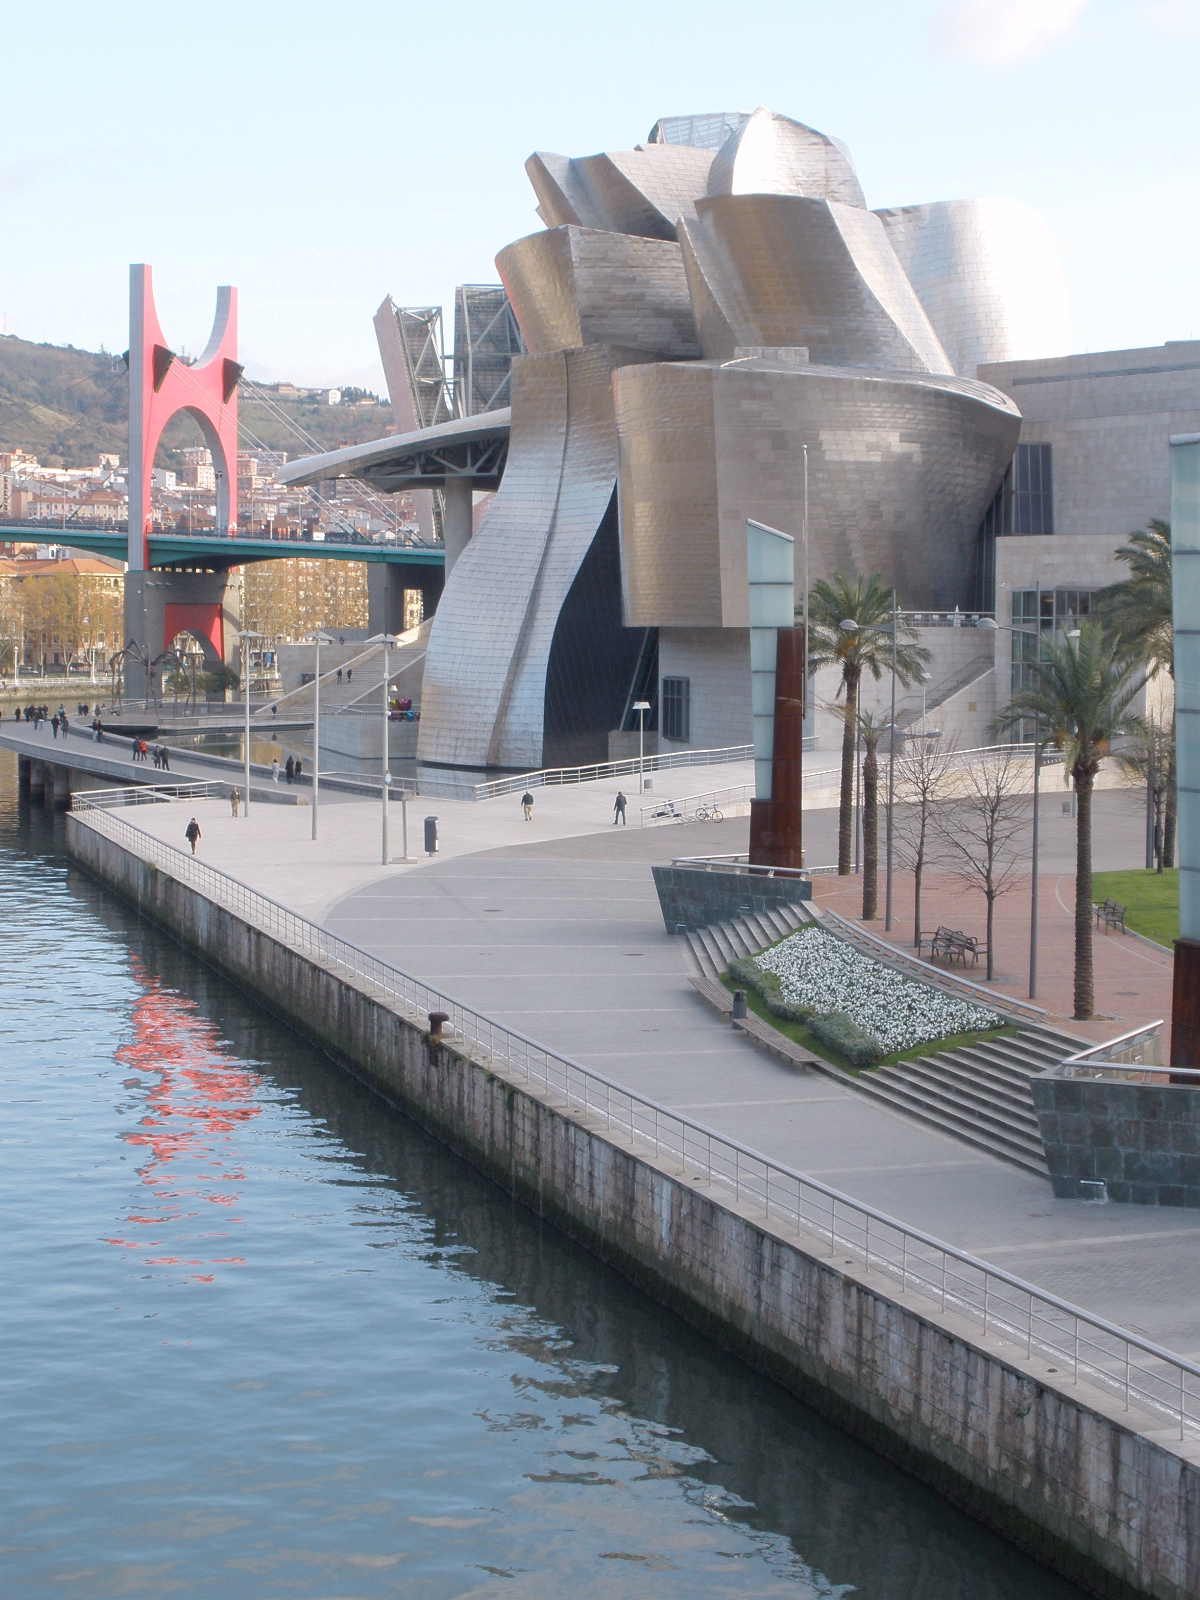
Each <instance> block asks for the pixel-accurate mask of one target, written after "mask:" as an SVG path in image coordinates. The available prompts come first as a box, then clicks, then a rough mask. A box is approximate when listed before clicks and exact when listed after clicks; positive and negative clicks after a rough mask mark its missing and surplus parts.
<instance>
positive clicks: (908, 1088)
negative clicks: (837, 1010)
mask: <svg viewBox="0 0 1200 1600" xmlns="http://www.w3.org/2000/svg"><path fill="white" fill-rule="evenodd" d="M874 1077H875V1080H876V1081H877V1082H880V1083H885V1084H887V1086H888V1087H889V1088H890V1089H892V1090H894V1091H896V1092H897V1093H900V1094H903V1095H907V1096H911V1097H912V1099H913V1100H915V1101H917V1102H918V1103H919V1104H921V1105H923V1106H925V1107H926V1108H927V1109H929V1110H933V1111H936V1112H938V1113H939V1114H940V1115H942V1116H944V1117H947V1118H949V1119H951V1120H954V1119H956V1118H958V1119H961V1120H962V1121H963V1122H965V1123H966V1125H967V1126H969V1127H971V1128H972V1129H974V1130H976V1131H977V1132H986V1133H988V1134H989V1135H991V1136H992V1137H995V1138H998V1139H1002V1140H1007V1141H1008V1142H1010V1143H1014V1144H1018V1145H1020V1146H1021V1147H1022V1148H1024V1149H1027V1150H1028V1151H1029V1152H1030V1153H1033V1152H1036V1153H1038V1154H1040V1153H1041V1148H1042V1146H1041V1139H1040V1137H1039V1136H1038V1133H1037V1123H1036V1120H1035V1119H1033V1118H1028V1119H1026V1118H1021V1117H1016V1116H1010V1115H1008V1114H1007V1113H1006V1112H1005V1111H1003V1110H1000V1109H997V1108H996V1107H994V1106H991V1105H989V1104H988V1103H987V1102H986V1101H983V1100H980V1099H978V1098H977V1097H975V1096H971V1095H965V1094H961V1093H959V1092H957V1091H956V1090H955V1089H953V1088H944V1087H939V1086H938V1085H937V1084H930V1083H928V1082H926V1081H924V1080H920V1079H913V1078H909V1077H906V1076H905V1075H904V1074H903V1073H901V1072H900V1071H899V1070H898V1069H897V1068H895V1067H891V1068H884V1069H883V1070H882V1071H879V1072H876V1073H875V1074H874Z"/></svg>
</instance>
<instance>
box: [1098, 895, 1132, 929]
mask: <svg viewBox="0 0 1200 1600" xmlns="http://www.w3.org/2000/svg"><path fill="white" fill-rule="evenodd" d="M1095 912H1096V926H1097V927H1099V926H1100V924H1101V923H1103V924H1104V931H1105V933H1107V932H1108V930H1109V929H1110V928H1120V930H1121V932H1122V933H1124V932H1125V907H1124V906H1123V905H1122V904H1121V903H1120V901H1119V900H1106V901H1105V902H1104V904H1103V905H1100V906H1096V907H1095Z"/></svg>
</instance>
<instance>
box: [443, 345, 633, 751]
mask: <svg viewBox="0 0 1200 1600" xmlns="http://www.w3.org/2000/svg"><path fill="white" fill-rule="evenodd" d="M615 482H616V430H615V428H614V426H613V416H612V379H611V367H610V364H609V360H608V357H607V355H606V353H605V351H604V350H603V349H602V348H600V347H599V346H596V347H593V348H590V349H587V350H573V351H560V352H554V353H551V354H545V355H533V356H521V357H518V358H517V360H515V361H514V362H513V429H512V436H511V443H510V447H509V457H508V467H507V470H506V471H505V475H504V479H503V482H502V483H501V485H500V488H499V489H498V490H497V493H496V498H495V500H494V501H493V502H492V506H491V509H490V511H489V513H488V515H487V518H486V519H485V521H484V523H483V525H482V527H481V528H480V530H479V532H478V533H477V534H476V535H475V537H474V538H473V539H472V540H471V542H470V543H469V544H468V545H467V547H466V549H465V550H464V551H463V553H462V555H461V556H460V557H459V559H458V561H457V563H456V564H455V567H454V571H453V573H452V574H451V576H450V578H449V579H448V580H447V583H446V588H445V590H444V592H443V594H442V598H441V601H440V602H439V605H438V609H437V612H436V614H435V616H434V619H433V626H432V628H431V630H430V635H429V649H428V654H427V656H426V659H425V679H424V684H423V687H422V707H421V712H422V715H421V728H420V734H419V737H418V743H417V757H418V760H420V761H423V762H434V763H439V764H443V765H449V766H466V767H490V766H505V767H515V768H518V769H520V768H526V769H528V768H532V767H536V766H538V765H539V764H540V762H541V759H542V747H543V734H544V718H545V695H546V671H547V663H548V660H549V653H550V647H551V643H552V641H553V637H554V628H555V624H556V623H557V620H558V616H559V612H560V610H561V608H562V605H563V603H564V601H565V600H566V597H567V595H568V593H569V592H570V588H571V584H572V582H573V581H574V579H575V576H576V574H577V572H578V570H579V567H580V565H581V563H582V562H583V559H584V557H585V556H586V554H587V552H588V549H589V548H590V546H591V542H592V540H593V538H594V537H595V535H596V532H597V530H598V528H599V527H600V525H601V523H602V521H603V519H604V514H605V511H606V510H607V508H608V505H609V502H610V500H611V498H612V493H613V488H614V485H615Z"/></svg>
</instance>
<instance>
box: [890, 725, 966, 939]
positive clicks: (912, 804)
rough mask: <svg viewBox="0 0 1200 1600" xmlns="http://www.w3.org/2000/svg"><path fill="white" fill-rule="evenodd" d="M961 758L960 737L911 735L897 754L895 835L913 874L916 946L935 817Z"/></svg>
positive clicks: (933, 843)
mask: <svg viewBox="0 0 1200 1600" xmlns="http://www.w3.org/2000/svg"><path fill="white" fill-rule="evenodd" d="M957 759H958V740H957V739H955V738H950V739H946V740H942V739H926V738H923V737H915V738H914V737H911V736H910V737H909V738H908V739H906V740H905V741H904V749H903V751H902V752H901V753H900V754H899V755H898V756H897V757H896V809H895V818H894V822H893V834H894V837H895V841H896V845H897V846H898V855H899V861H900V865H901V868H902V869H904V870H906V871H909V872H911V873H912V875H913V949H914V950H919V949H920V948H921V884H922V881H923V879H924V876H925V868H926V866H927V865H928V864H929V862H930V861H931V860H933V859H936V854H937V845H938V832H937V829H936V828H935V826H934V818H935V816H936V814H937V811H938V809H939V807H940V806H942V805H943V804H944V803H945V800H946V794H947V789H948V778H949V774H950V773H951V772H952V771H953V769H954V767H955V766H956V764H957Z"/></svg>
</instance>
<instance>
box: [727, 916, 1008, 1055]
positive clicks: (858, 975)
mask: <svg viewBox="0 0 1200 1600" xmlns="http://www.w3.org/2000/svg"><path fill="white" fill-rule="evenodd" d="M754 962H755V965H756V966H758V967H759V968H760V969H761V970H762V971H764V972H773V973H774V974H775V976H776V977H777V978H778V979H779V985H780V990H781V992H782V995H783V998H784V999H785V1000H787V1001H789V1002H791V1003H792V1004H793V1005H799V1006H811V1008H812V1010H813V1011H814V1012H815V1013H817V1015H819V1016H820V1015H828V1014H829V1013H832V1012H842V1013H844V1014H845V1015H847V1016H849V1017H850V1018H851V1019H852V1020H853V1021H854V1022H855V1023H856V1024H857V1025H858V1027H859V1028H861V1029H862V1030H863V1031H864V1032H865V1033H869V1034H871V1035H872V1036H873V1037H874V1038H876V1039H878V1041H879V1044H880V1047H881V1053H882V1054H883V1055H892V1054H893V1053H894V1052H895V1051H898V1050H911V1049H912V1048H913V1047H914V1046H916V1045H922V1044H926V1043H928V1042H929V1041H931V1040H934V1039H944V1038H945V1037H946V1036H947V1035H949V1034H957V1033H975V1032H982V1031H984V1030H986V1029H988V1028H998V1027H1000V1026H1001V1019H1000V1018H999V1017H998V1016H997V1015H996V1013H995V1012H994V1011H988V1010H987V1009H986V1007H984V1006H980V1005H975V1004H973V1003H972V1002H971V1001H969V1000H958V999H956V998H955V997H954V996H952V995H947V994H942V993H940V991H938V990H937V989H932V988H930V987H929V985H928V984H924V983H919V982H917V981H916V980H915V979H913V978H906V977H904V976H903V975H902V974H901V973H899V972H896V971H894V970H893V969H892V968H891V967H885V966H883V965H882V963H880V962H878V961H875V960H873V959H872V958H871V957H870V956H867V955H863V954H862V953H861V952H860V951H858V950H855V949H854V948H853V947H852V946H851V945H848V944H846V943H845V941H844V940H842V939H837V938H835V937H834V936H833V935H832V934H830V933H825V932H823V931H822V930H821V929H819V928H809V929H806V930H804V931H803V932H801V933H794V934H792V936H791V937H790V938H788V939H785V940H784V941H783V943H782V944H777V945H774V946H773V947H772V948H771V949H770V950H765V951H764V952H763V953H762V955H760V956H756V957H755V958H754Z"/></svg>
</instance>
